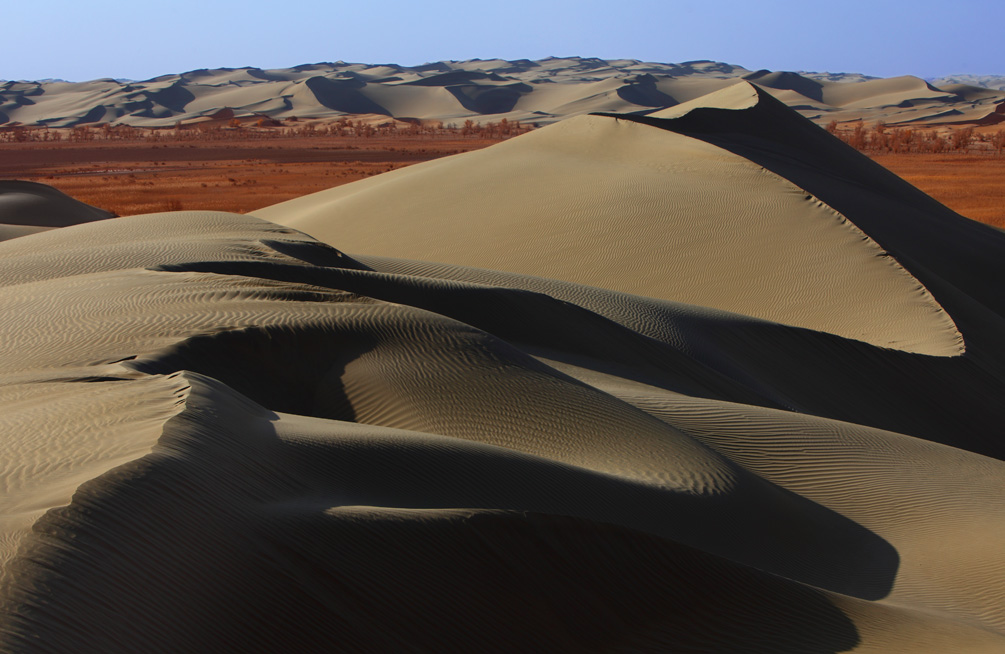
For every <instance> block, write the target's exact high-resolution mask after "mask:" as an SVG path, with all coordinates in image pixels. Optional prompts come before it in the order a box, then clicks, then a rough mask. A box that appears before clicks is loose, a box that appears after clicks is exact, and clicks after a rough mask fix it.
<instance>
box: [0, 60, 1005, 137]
mask: <svg viewBox="0 0 1005 654" xmlns="http://www.w3.org/2000/svg"><path fill="white" fill-rule="evenodd" d="M742 78H745V79H748V80H750V81H751V82H753V83H754V84H757V85H759V86H760V87H762V88H764V89H766V90H767V91H768V92H770V93H772V94H774V95H775V96H776V97H778V99H780V100H782V101H783V102H785V103H786V104H788V105H790V106H792V107H793V108H795V109H796V110H797V111H799V112H800V113H802V114H803V115H805V116H807V117H809V118H811V119H813V120H816V121H818V122H821V123H825V122H830V121H831V120H838V121H847V120H856V119H866V120H870V121H874V120H880V119H882V120H886V121H887V122H888V123H890V124H898V123H904V124H909V123H918V122H922V123H956V122H976V121H989V120H991V121H995V120H1000V119H1001V116H1000V115H999V114H996V113H995V109H996V108H998V106H999V105H1001V104H1002V103H1003V102H1005V93H1003V92H1002V90H1001V89H1000V88H992V89H988V88H983V89H982V90H981V91H980V92H978V93H975V92H974V91H973V90H971V87H967V88H961V87H960V86H959V85H958V81H957V80H955V78H954V79H953V80H946V84H947V85H948V86H945V87H942V86H933V85H931V84H929V83H927V82H925V81H924V80H922V79H920V78H917V77H896V78H891V79H876V78H868V77H865V76H862V75H856V74H844V73H840V74H830V73H791V72H771V71H767V70H759V71H753V72H752V71H750V70H747V69H745V68H743V67H741V66H734V65H731V64H725V63H718V62H712V61H691V62H685V63H683V64H664V63H651V62H641V61H636V60H614V61H605V60H602V59H592V58H587V59H584V58H581V57H563V58H559V57H549V58H548V59H542V60H539V61H529V60H526V59H524V60H518V61H504V60H498V59H497V60H488V61H482V60H478V59H475V60H471V61H441V62H436V63H431V64H424V65H422V66H412V67H409V66H397V65H368V64H358V63H345V62H341V61H340V62H335V63H319V64H308V65H303V66H296V67H294V68H289V69H276V70H262V69H259V68H237V69H233V68H222V69H213V70H206V69H204V70H195V71H190V72H187V73H181V74H177V75H163V76H161V77H156V78H154V79H150V80H145V81H135V82H134V81H128V82H127V81H116V80H112V79H100V80H92V81H88V82H79V83H71V82H63V81H49V82H25V81H11V82H6V83H2V84H0V125H2V124H7V125H15V124H22V125H45V126H49V127H68V126H74V125H83V124H105V123H112V124H127V125H136V126H145V127H170V126H172V125H174V124H176V123H183V124H184V123H187V122H191V121H194V120H198V119H203V118H205V117H209V116H219V115H221V112H223V113H224V114H225V115H227V116H230V115H231V114H233V115H234V116H237V117H248V116H269V117H271V118H274V119H284V118H290V117H297V118H320V119H324V118H334V117H338V116H343V115H347V114H376V115H382V116H388V117H394V118H407V119H426V120H440V121H444V122H447V123H455V124H460V123H463V122H464V121H465V120H475V121H478V122H485V121H498V120H501V119H502V118H506V119H508V120H519V121H524V122H530V123H540V124H547V123H551V122H555V121H557V120H560V119H562V118H567V117H570V116H577V115H581V114H586V113H590V112H596V111H608V112H621V113H647V112H651V111H653V110H659V109H665V108H667V107H671V106H674V105H676V104H678V103H681V102H686V101H688V100H692V99H694V98H696V97H698V96H701V95H704V94H706V93H710V92H712V91H715V90H718V89H721V88H723V87H725V86H729V85H731V84H733V83H735V82H736V81H737V80H739V79H742ZM961 79H963V78H961ZM965 79H966V81H968V82H970V83H971V84H973V83H976V84H978V85H980V84H982V83H984V82H988V84H987V85H990V86H992V87H993V86H994V84H992V83H991V82H993V80H990V78H989V79H988V80H985V79H984V78H978V77H974V76H966V77H965ZM989 80H990V81H989Z"/></svg>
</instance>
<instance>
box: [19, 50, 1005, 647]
mask: <svg viewBox="0 0 1005 654" xmlns="http://www.w3.org/2000/svg"><path fill="white" fill-rule="evenodd" d="M483 63H484V62H483ZM506 63H507V62H496V64H494V70H495V71H497V72H494V73H492V74H494V75H498V76H500V77H501V76H503V75H504V71H505V70H506ZM436 70H437V69H436V68H435V67H432V68H430V71H436ZM438 72H439V74H443V75H450V77H448V79H451V80H455V79H464V80H468V79H481V78H480V77H479V76H478V75H456V74H454V73H455V72H456V71H452V70H451V69H447V70H439V71H438ZM468 72H469V73H470V72H471V71H468ZM475 72H478V71H475ZM249 74H250V73H249ZM487 79H489V80H490V81H496V80H492V79H491V77H489V78H487ZM791 81H792V80H788V81H784V80H783V82H784V83H786V84H789V83H790V82H791ZM783 82H779V83H783ZM863 83H864V82H863ZM790 85H791V84H790ZM811 130H815V131H811ZM817 135H819V139H817ZM18 188H19V187H18ZM43 195H44V194H40V197H41V196H43ZM2 197H3V196H2V195H0V198H2ZM48 201H52V200H51V198H50V200H48ZM4 206H5V205H4V204H3V203H2V201H0V221H3V220H7V219H6V218H5V217H4V214H3V211H4ZM33 206H35V207H36V213H35V218H34V219H32V217H31V215H27V214H26V218H25V220H24V223H26V224H29V225H30V224H33V220H34V221H35V222H40V221H43V220H44V219H45V216H46V212H45V210H44V207H45V206H47V205H46V204H45V203H44V202H42V203H37V204H36V205H33ZM60 206H62V205H60ZM39 207H41V208H39ZM73 211H74V212H76V213H75V215H77V216H79V218H80V219H79V220H77V221H75V222H76V223H77V224H73V225H70V226H65V227H58V228H53V229H49V230H47V231H44V232H40V233H35V234H29V235H24V236H19V237H16V238H11V239H9V240H7V241H4V242H2V243H0V258H2V260H3V262H4V264H5V265H4V268H3V274H2V275H0V301H2V302H3V306H4V307H5V308H6V309H7V311H6V312H5V313H4V314H3V316H2V317H0V361H3V363H4V365H3V367H2V369H0V407H3V409H4V410H3V412H2V414H0V415H2V416H3V417H2V418H0V425H2V431H0V453H2V454H3V456H0V479H3V484H4V486H3V488H4V493H3V495H0V649H3V650H4V651H11V652H18V653H21V652H90V651H93V652H129V651H150V652H160V651H163V652H176V651H191V650H194V649H203V650H205V649H210V650H222V651H280V650H285V651H290V650H296V651H330V650H333V649H334V650H338V651H349V652H381V651H388V652H390V651H486V652H512V651H581V652H610V651H632V652H643V651H645V652H667V651H683V650H687V651H694V652H735V651H744V652H765V653H767V652H772V653H778V652H781V653H786V652H790V653H792V654H796V653H807V652H819V653H825V652H828V653H829V652H849V651H854V652H876V653H878V652H884V653H890V652H904V653H905V654H906V653H908V652H910V653H917V652H932V653H933V654H934V653H936V652H939V653H942V652H946V651H953V652H967V653H969V652H973V653H978V652H997V651H1000V650H1001V649H1002V647H1003V646H1005V593H1003V591H1002V589H1003V588H1005V576H1003V572H1002V570H1001V569H1000V566H998V565H997V562H998V560H999V559H1000V557H1001V554H1002V545H1001V544H1002V542H1005V527H1003V526H1005V520H1003V518H1005V515H1003V513H1005V491H1003V489H1005V485H1003V484H1002V480H1003V479H1005V463H1003V459H1005V444H1003V442H1002V440H1001V438H1000V437H999V435H1000V425H1001V424H1003V422H1005V405H1003V404H1002V403H1001V401H1000V398H1001V397H1002V394H1003V392H1005V346H1003V345H1002V343H1001V338H1000V334H1001V333H1002V327H1003V325H1005V307H1003V306H1002V305H1001V303H1000V296H998V295H996V292H995V283H996V282H997V280H999V279H1000V278H1001V273H1002V272H1005V270H1003V269H1002V265H1003V264H1002V263H1001V262H1002V261H1005V258H1003V257H1002V255H1003V254H1005V233H1002V232H1000V231H998V230H994V229H992V228H986V227H984V226H981V225H978V224H976V223H970V222H969V221H966V220H965V219H962V218H960V217H959V216H956V215H955V214H953V213H952V212H950V211H949V210H948V209H945V208H944V207H941V205H938V204H937V203H935V202H934V201H933V200H931V199H930V198H927V196H924V195H923V194H920V193H918V192H917V191H916V190H914V189H912V188H911V187H910V186H908V185H906V184H905V183H903V182H900V181H899V180H897V179H896V178H893V177H891V176H884V175H882V174H880V173H879V172H877V171H876V170H875V169H874V168H872V167H870V165H868V164H867V160H865V158H864V157H862V155H860V154H858V153H856V152H855V151H853V150H851V149H850V148H847V147H846V146H844V145H843V144H841V143H840V142H839V141H837V140H836V139H834V138H833V137H831V136H830V135H828V134H827V133H826V132H824V131H823V130H820V129H818V128H817V127H815V126H813V125H812V124H811V123H810V122H809V121H807V120H806V119H805V118H803V117H801V116H799V115H798V114H797V113H796V112H795V111H793V110H792V109H791V108H789V107H786V106H785V104H784V103H782V102H780V101H777V100H775V99H774V97H773V96H772V95H771V94H769V93H767V92H766V91H764V90H763V89H762V88H760V87H756V86H754V85H751V84H750V83H749V82H740V83H738V84H735V85H733V86H730V87H728V88H725V89H722V90H720V91H718V92H716V93H715V94H713V95H711V96H709V97H707V98H705V99H704V100H701V101H695V102H693V103H691V104H688V105H686V106H685V105H682V106H680V107H679V108H677V110H676V111H673V110H670V111H669V112H667V113H663V114H659V115H655V116H649V117H644V116H643V117H640V116H632V115H590V116H582V117H578V118H573V119H570V120H567V121H565V122H562V123H559V124H557V125H553V126H549V127H546V128H544V129H541V130H537V131H535V132H531V133H529V134H526V135H522V136H519V137H516V138H514V139H512V140H510V141H506V142H503V143H501V144H499V145H495V146H492V147H490V148H487V149H485V150H480V151H477V152H472V153H467V154H463V155H455V156H453V157H449V158H445V159H441V160H437V161H433V162H429V163H426V164H419V165H416V166H412V167H410V168H407V169H403V170H400V171H395V172H392V173H386V174H384V175H380V176H378V177H374V178H370V179H368V180H364V181H361V182H355V183H352V184H348V185H345V186H342V187H339V188H336V189H332V190H330V191H325V192H322V193H319V194H315V195H312V196H306V197H304V198H301V199H298V200H295V201H291V202H288V203H283V204H280V205H275V206H273V207H268V208H265V209H263V210H261V211H258V212H256V213H255V215H238V214H227V213H219V212H198V211H184V212H171V213H161V214H149V215H144V216H133V217H128V218H117V219H106V220H88V216H90V215H91V214H90V212H89V211H88V210H87V208H86V206H83V207H76V209H74V210H73ZM29 214H30V212H29ZM309 234H310V235H309ZM971 265H972V267H971Z"/></svg>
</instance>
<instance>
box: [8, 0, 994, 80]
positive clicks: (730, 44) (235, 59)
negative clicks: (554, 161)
mask: <svg viewBox="0 0 1005 654" xmlns="http://www.w3.org/2000/svg"><path fill="white" fill-rule="evenodd" d="M4 18H5V22H6V24H7V25H8V26H9V29H7V30H5V34H4V41H5V51H6V53H7V56H5V57H4V58H3V61H2V63H0V79H44V78H62V79H67V80H71V81H84V80H90V79H96V78H99V77H116V78H130V79H137V80H142V79H148V78H150V77H155V76H157V75H163V74H168V73H180V72H185V71H188V70H194V69H197V68H219V67H231V68H236V67H241V66H256V67H260V68H286V67H290V66H295V65H297V64H303V63H315V62H321V61H337V60H343V61H352V62H364V63H397V64H403V65H417V64H421V63H426V62H430V61H438V60H445V59H455V60H461V59H473V58H480V59H491V58H496V57H499V58H503V59H521V58H527V59H540V58H544V57H548V56H574V55H578V56H582V57H601V58H605V59H614V58H630V59H641V60H644V61H658V62H671V63H679V62H682V61H688V60H694V59H712V60H715V61H725V62H728V63H732V64H738V65H741V66H744V67H746V68H750V69H752V70H756V69H759V68H767V69H771V70H805V71H830V72H859V73H866V74H869V75H876V76H880V77H890V76H894V75H917V76H919V77H939V76H943V75H948V74H951V73H977V74H1005V55H1003V54H1002V50H1001V34H1002V31H1003V29H1005V2H1003V1H1002V0H957V1H956V2H954V3H951V4H947V3H945V2H944V0H914V1H913V2H910V3H907V2H891V1H888V0H872V1H863V0H846V1H845V2H840V3H838V2H827V3H818V2H813V1H812V0H804V1H801V2H793V1H791V0H759V1H757V2H752V1H749V0H748V1H741V0H716V1H715V2H708V1H697V2H692V1H674V0H660V1H653V0H636V1H635V2H611V1H609V0H608V1H605V2H597V1H594V0H580V1H574V0H539V1H537V2H526V1H523V0H513V1H509V2H505V1H503V2H470V3H465V2H442V1H440V0H428V1H426V2H405V1H403V0H386V1H385V2H382V3H366V2H360V1H359V0H356V1H354V2H342V1H340V0H334V1H333V0H326V1H319V0H303V1H301V2H297V3H290V4H284V3H281V2H265V1H264V0H242V1H241V2H231V1H230V0H225V1H221V2H216V3H213V2H205V1H202V2H196V1H195V0H175V1H174V2H171V3H156V4H146V3H139V2H137V3H123V2H121V1H116V2H111V1H109V0H90V1H89V2H80V1H79V0H72V1H70V0H51V1H50V2H47V3H45V4H44V5H33V4H32V3H26V2H17V3H11V4H10V6H8V7H6V8H5V16H4Z"/></svg>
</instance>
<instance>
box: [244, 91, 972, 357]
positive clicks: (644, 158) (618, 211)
mask: <svg viewBox="0 0 1005 654" xmlns="http://www.w3.org/2000/svg"><path fill="white" fill-rule="evenodd" d="M769 99H770V98H769ZM759 100H760V98H759V96H758V93H757V91H756V90H755V89H754V88H753V87H751V86H750V85H748V84H742V83H741V84H739V85H736V86H734V87H730V88H729V89H726V90H723V91H720V92H717V93H715V94H712V95H711V96H707V97H706V98H703V99H701V100H696V101H694V102H695V103H711V104H712V105H713V106H714V104H715V103H717V102H726V103H727V104H728V105H729V106H728V109H729V110H730V111H731V112H732V113H743V112H744V111H749V110H750V108H749V106H753V105H755V104H756V103H757V102H758V101H759ZM681 106H682V107H685V106H688V105H681ZM703 106H704V105H703ZM778 113H779V114H780V116H777V117H776V118H780V120H781V122H782V123H783V124H782V125H781V126H779V125H771V126H770V129H785V128H786V127H785V123H786V122H792V123H796V124H797V125H798V124H801V123H802V122H804V121H803V119H801V118H800V117H798V116H797V115H795V114H794V113H793V112H791V111H789V110H787V109H785V108H784V107H779V111H778ZM731 118H732V117H731V116H728V115H727V116H724V117H723V118H722V120H723V121H729V120H731ZM653 122H655V121H653ZM667 122H668V123H669V122H670V121H667ZM811 127H812V126H811ZM671 129H672V127H671ZM813 129H816V128H813ZM751 131H753V130H751ZM830 140H831V141H833V143H828V144H827V145H828V146H830V147H831V148H836V149H840V148H843V147H844V146H842V145H841V144H840V143H838V142H837V141H836V140H834V139H830ZM860 158H862V159H864V157H860ZM834 183H835V184H840V183H841V182H840V181H836V182H834ZM892 201H893V202H895V203H896V202H899V203H900V204H901V205H905V204H906V200H904V199H903V198H901V197H900V196H896V195H895V196H894V197H893V198H892ZM903 210H910V207H907V206H903ZM255 213H256V215H258V216H261V217H263V218H266V219H270V220H274V221H276V222H280V223H284V224H289V225H291V226H293V227H296V228H297V229H301V230H303V231H305V232H308V233H310V234H311V235H313V236H315V237H317V238H320V239H322V240H324V241H327V242H329V243H337V244H338V246H339V247H341V248H344V249H345V250H347V251H349V252H353V253H360V254H379V255H381V256H391V257H401V258H407V259H422V260H426V261H437V262H443V263H449V264H455V265H463V266H475V267H480V268H489V269H493V270H501V271H509V272H516V273H521V274H527V275H537V276H541V277H547V278H552V279H560V280H565V281H570V282H575V283H578V284H587V285H591V286H599V287H602V288H608V289H611V290H617V291H622V292H626V293H633V294H637V295H644V296H647V297H652V298H658V299H664V300H672V301H677V302H685V303H688V304H696V305H701V306H706V307H712V308H716V309H722V310H725V311H731V312H735V313H741V314H744V315H749V316H753V317H758V318H764V319H767V320H772V321H776V322H782V323H785V324H790V325H796V326H800V327H807V328H809V329H816V330H820V331H827V332H830V333H834V334H838V335H841V336H845V337H848V338H857V339H860V340H864V341H867V342H870V343H873V344H877V345H883V346H885V347H895V348H899V349H905V350H910V351H916V352H925V353H929V354H940V355H952V354H956V353H958V352H959V351H961V349H962V342H961V340H960V337H959V333H958V332H957V331H956V329H955V326H954V325H953V323H952V320H951V319H950V318H949V317H948V316H947V315H946V314H945V312H944V311H943V310H942V308H941V307H940V306H939V304H938V303H937V302H936V301H935V300H934V299H933V298H932V296H931V294H930V293H929V292H928V291H927V290H926V289H925V288H924V286H923V285H922V284H921V283H919V281H918V280H917V279H916V278H915V277H913V276H912V275H911V274H910V273H909V272H908V271H907V270H905V269H904V268H903V267H902V266H901V265H900V264H899V263H898V262H897V261H896V260H895V259H893V258H891V257H890V256H889V255H888V253H887V252H886V251H885V250H884V245H885V244H884V245H880V244H878V243H876V241H875V240H873V239H872V238H871V237H870V235H869V233H868V232H863V231H862V229H860V228H859V227H858V226H857V224H856V222H855V220H856V217H857V215H858V212H856V213H849V214H842V213H839V212H838V211H836V210H835V209H834V208H832V207H831V206H829V205H828V204H825V203H824V202H823V201H821V199H820V198H819V197H818V195H814V194H811V193H809V192H807V191H806V190H805V189H803V188H800V187H799V186H798V185H796V184H794V183H792V182H791V181H790V180H789V179H786V178H785V177H784V176H782V175H778V174H774V173H772V172H770V171H768V170H765V168H764V167H763V166H761V165H759V164H758V163H755V162H753V161H750V160H749V159H747V158H745V157H742V156H738V155H736V154H734V153H732V152H729V151H728V150H727V149H725V148H723V147H717V146H715V145H713V144H710V143H706V142H704V141H702V140H700V139H696V138H690V137H688V136H683V135H680V134H677V133H675V132H673V131H670V129H659V128H657V127H654V126H651V125H648V124H647V125H642V124H639V123H637V122H632V121H629V120H624V119H620V118H618V117H615V116H584V117H580V118H575V119H570V120H567V121H565V122H562V123H559V124H558V125H554V126H550V127H547V128H544V129H541V130H538V131H537V132H534V133H531V134H527V135H524V136H521V137H518V138H516V139H512V140H510V141H508V142H505V143H502V144H499V145H496V146H493V147H492V148H490V149H487V150H483V151H479V152H471V153H466V154H464V155H460V156H455V157H450V158H447V159H442V160H437V161H434V162H429V163H425V164H421V165H417V166H412V167H409V168H407V169H404V170H400V171H395V172H393V173H390V174H386V175H381V176H379V177H375V178H373V179H370V180H365V181H363V182H360V183H356V184H351V185H347V186H342V187H338V188H335V189H331V190H329V191H323V192H320V193H316V194H313V195H308V196H304V197H302V198H298V199H295V200H291V201H289V202H285V203H282V204H280V205H276V206H274V207H270V208H266V209H262V210H259V211H257V212H255ZM887 247H888V246H887Z"/></svg>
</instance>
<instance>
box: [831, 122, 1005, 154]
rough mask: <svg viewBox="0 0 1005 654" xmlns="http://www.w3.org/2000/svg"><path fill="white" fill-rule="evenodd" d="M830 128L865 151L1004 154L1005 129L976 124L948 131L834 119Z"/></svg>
mask: <svg viewBox="0 0 1005 654" xmlns="http://www.w3.org/2000/svg"><path fill="white" fill-rule="evenodd" d="M826 129H827V131H828V132H830V133H831V134H833V135H834V136H836V137H838V138H839V139H841V140H842V141H844V142H845V143H847V144H848V145H850V146H851V147H853V148H855V149H856V150H860V151H862V152H878V153H882V152H889V153H895V154H899V153H912V152H913V153H922V152H928V153H935V154H938V153H944V152H963V153H995V154H998V155H1005V129H1002V130H998V131H997V132H977V131H976V130H975V129H974V128H973V127H971V126H967V127H956V128H952V129H949V130H948V131H945V130H943V131H940V130H936V129H918V128H912V127H890V126H889V125H887V124H886V123H884V122H883V121H878V122H876V123H874V124H872V125H867V124H866V123H864V122H863V121H856V122H854V123H852V124H851V125H847V124H846V125H839V124H838V123H837V121H831V122H830V123H829V124H828V125H827V127H826Z"/></svg>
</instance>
